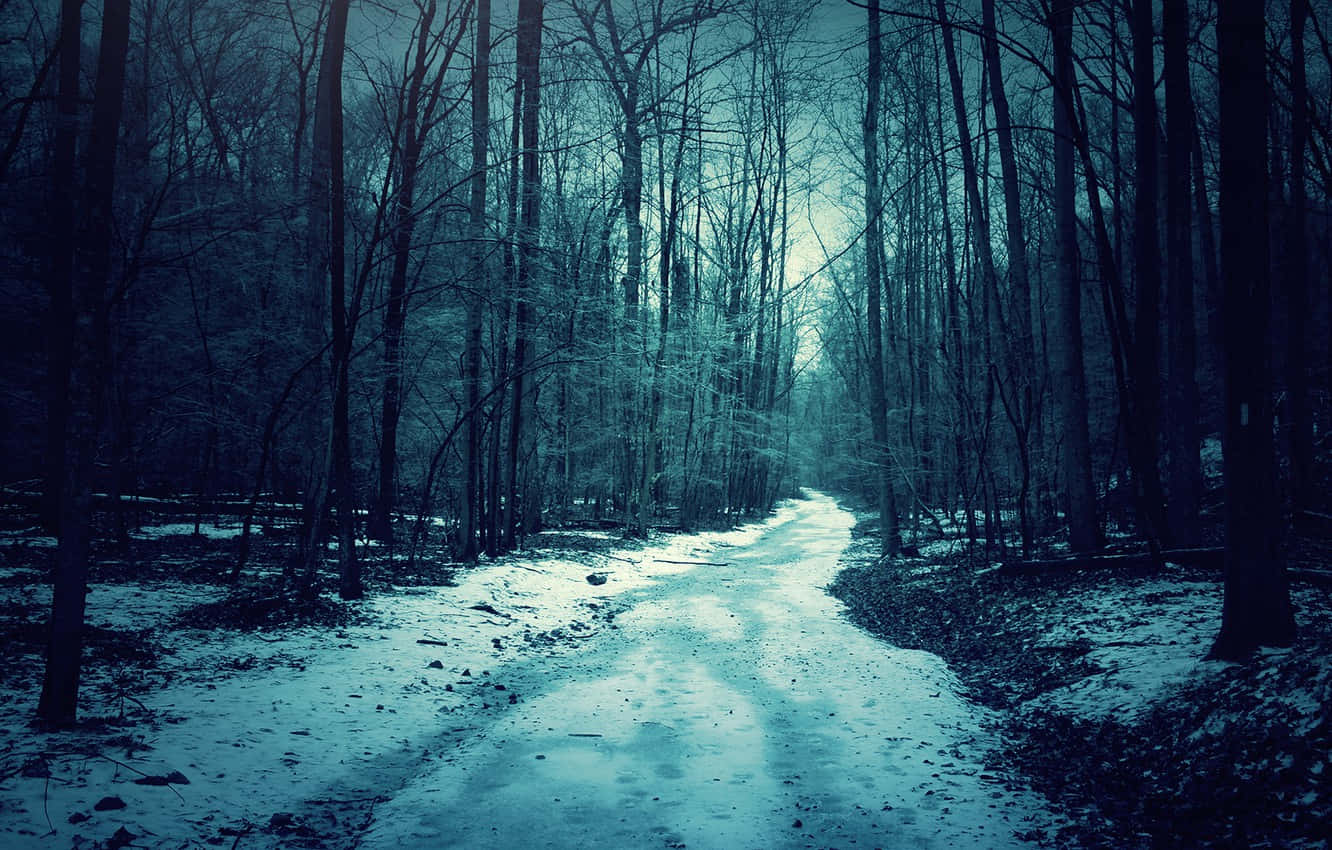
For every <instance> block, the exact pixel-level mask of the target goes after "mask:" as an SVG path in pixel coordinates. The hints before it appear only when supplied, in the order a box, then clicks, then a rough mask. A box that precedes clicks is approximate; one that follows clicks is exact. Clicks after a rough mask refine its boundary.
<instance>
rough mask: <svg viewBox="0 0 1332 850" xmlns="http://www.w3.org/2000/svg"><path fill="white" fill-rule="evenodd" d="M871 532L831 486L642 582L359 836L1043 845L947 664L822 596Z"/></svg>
mask: <svg viewBox="0 0 1332 850" xmlns="http://www.w3.org/2000/svg"><path fill="white" fill-rule="evenodd" d="M851 525H852V517H851V516H850V514H848V513H846V512H845V511H843V510H841V509H840V508H839V507H838V506H837V505H836V503H835V502H834V501H833V500H832V499H830V498H827V497H825V496H821V495H815V496H813V497H811V498H810V499H807V500H804V501H799V502H794V503H788V504H787V505H786V506H785V507H783V508H782V510H781V512H780V513H779V517H778V520H777V521H775V522H773V523H770V525H769V527H768V529H767V531H766V532H765V533H764V534H763V535H762V537H760V538H759V539H758V540H757V541H756V542H754V543H753V544H751V545H748V546H744V547H737V548H733V549H729V550H725V551H724V552H721V553H718V556H719V557H718V560H724V561H725V562H726V566H720V567H716V566H709V567H699V568H697V569H695V570H693V571H692V572H689V573H685V574H681V575H678V576H673V577H670V578H668V579H665V580H663V581H662V582H661V583H659V584H658V585H656V586H654V587H653V588H651V589H649V590H645V591H639V592H637V593H635V594H633V598H632V599H631V600H630V601H631V602H632V603H633V604H632V607H631V609H630V610H629V611H627V612H625V613H624V614H622V615H621V616H620V617H619V618H618V620H617V622H618V623H619V626H620V628H619V629H618V631H615V632H608V633H604V634H603V635H602V636H601V637H600V638H598V640H597V642H596V643H594V644H593V645H592V646H589V647H588V649H587V650H586V651H585V652H583V653H580V655H579V656H578V657H577V658H576V659H574V660H572V661H571V660H570V659H567V658H566V659H562V660H561V663H560V667H559V669H551V670H535V671H529V672H532V673H535V674H536V676H529V677H527V678H528V679H529V681H532V680H535V679H537V678H539V677H544V679H545V682H546V685H545V690H544V692H542V693H539V694H538V695H536V696H529V697H527V698H526V699H525V701H524V702H523V703H521V704H520V705H518V706H516V707H515V708H514V709H511V710H510V711H508V712H506V713H505V714H504V715H503V716H502V717H499V718H497V719H496V720H495V722H494V724H493V726H491V727H490V728H489V729H488V730H487V733H486V734H485V735H483V736H478V738H477V740H476V742H475V743H474V744H472V745H470V746H468V747H465V748H464V749H463V750H462V751H459V752H456V753H454V754H453V757H452V758H451V759H450V760H449V761H448V762H446V763H443V764H440V765H439V766H438V767H437V768H436V769H434V770H433V771H432V772H430V773H428V774H426V775H423V776H421V777H419V778H418V779H417V780H415V781H414V782H412V783H410V784H409V785H408V786H407V787H406V788H405V789H403V790H402V791H401V792H400V793H398V794H397V795H395V796H394V798H393V799H392V800H391V801H389V802H387V803H385V804H383V805H381V806H379V807H378V808H377V810H376V813H375V818H374V822H373V823H372V824H371V827H370V829H369V831H368V832H367V834H366V835H365V836H364V840H363V841H362V844H361V846H362V847H367V848H395V850H403V848H411V847H422V848H424V847H459V848H559V849H560V850H564V849H565V848H659V847H667V848H669V847H689V848H698V850H703V848H718V850H730V848H786V847H791V848H795V847H843V848H847V847H867V848H868V847H884V848H935V847H939V848H943V847H966V848H1003V847H1018V846H1023V842H1022V841H1020V840H1019V839H1018V838H1017V837H1016V836H1017V833H1019V832H1024V831H1028V830H1030V829H1031V828H1032V826H1033V823H1032V822H1033V820H1034V819H1035V820H1040V819H1043V817H1044V815H1043V814H1042V813H1041V811H1040V808H1039V806H1038V804H1037V803H1036V802H1035V801H1034V800H1033V799H1032V798H1031V797H1029V796H1026V795H1022V794H1019V793H1015V792H1011V791H1009V790H1006V789H1005V788H1004V787H1003V785H1002V784H1001V783H1000V782H999V781H998V780H997V778H995V777H992V776H989V775H988V774H986V773H985V771H984V769H983V766H982V764H981V762H980V758H981V757H982V755H983V752H984V750H985V747H986V745H987V743H988V738H987V735H988V733H987V732H986V730H985V725H986V724H985V717H984V716H983V714H982V713H981V712H980V711H979V710H978V709H976V708H975V707H973V706H971V705H970V704H969V703H967V702H966V701H965V700H963V699H962V698H961V697H960V696H959V695H958V694H957V686H956V682H955V680H954V679H953V678H952V676H951V675H950V674H949V673H948V671H947V669H946V668H945V667H944V665H943V663H942V662H941V661H940V660H939V659H938V658H936V657H935V656H932V655H929V654H926V653H922V652H913V651H906V650H901V649H897V648H894V647H891V646H888V645H887V644H884V643H882V642H880V641H878V640H876V639H873V638H871V637H869V636H867V635H866V634H864V633H863V632H861V631H859V630H858V629H856V628H855V627H854V626H852V625H851V624H850V623H848V622H847V621H846V620H845V619H844V618H842V617H841V616H840V615H839V603H837V602H836V601H835V600H833V599H832V598H830V597H829V596H828V595H827V594H826V593H824V591H823V588H824V587H825V586H826V585H827V584H828V582H829V581H830V580H831V579H832V577H833V575H834V573H835V572H836V569H837V559H838V557H839V555H840V554H841V552H842V550H843V549H844V548H845V547H846V545H847V543H848V542H849V540H850V527H851Z"/></svg>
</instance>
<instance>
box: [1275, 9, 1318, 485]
mask: <svg viewBox="0 0 1332 850" xmlns="http://www.w3.org/2000/svg"><path fill="white" fill-rule="evenodd" d="M1308 13H1309V5H1308V0H1291V3H1290V38H1291V54H1290V226H1289V227H1288V228H1287V233H1288V237H1287V238H1288V240H1289V241H1288V242H1287V243H1286V264H1285V274H1284V276H1283V279H1284V281H1285V292H1284V293H1283V294H1284V295H1285V301H1286V315H1287V317H1288V323H1287V328H1286V399H1287V415H1286V416H1285V417H1283V419H1285V420H1287V422H1288V425H1287V428H1288V431H1289V438H1288V439H1289V443H1290V471H1291V497H1292V501H1293V503H1294V509H1295V510H1296V511H1300V510H1303V509H1305V508H1307V507H1309V501H1310V496H1311V491H1312V484H1313V483H1314V482H1313V468H1314V448H1313V415H1312V412H1311V411H1310V405H1309V395H1308V393H1309V360H1310V351H1309V322H1308V316H1309V313H1310V308H1311V306H1312V305H1311V304H1310V303H1309V239H1308V231H1307V229H1306V228H1307V221H1308V212H1307V209H1306V207H1307V204H1308V192H1307V187H1306V186H1305V184H1304V179H1305V165H1304V155H1305V147H1306V145H1307V144H1308V136H1309V102H1308V98H1309V91H1308V84H1307V78H1308V72H1307V71H1306V69H1305V66H1304V30H1305V23H1306V20H1307V18H1308Z"/></svg>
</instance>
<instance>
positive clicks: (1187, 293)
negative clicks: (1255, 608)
mask: <svg viewBox="0 0 1332 850" xmlns="http://www.w3.org/2000/svg"><path fill="white" fill-rule="evenodd" d="M1162 20H1163V22H1162V30H1163V36H1164V39H1165V54H1164V64H1165V69H1164V72H1165V89H1166V123H1167V137H1166V181H1167V184H1166V253H1167V257H1168V262H1169V265H1168V267H1167V270H1168V281H1167V285H1166V292H1167V305H1166V307H1167V314H1168V316H1169V346H1168V347H1169V353H1170V357H1169V385H1170V389H1169V393H1168V396H1169V409H1168V411H1167V419H1168V422H1169V457H1168V474H1167V479H1168V481H1169V491H1170V499H1169V501H1168V503H1167V518H1168V520H1169V524H1170V539H1171V540H1172V541H1173V543H1174V545H1175V546H1196V545H1198V544H1199V543H1200V542H1201V539H1202V529H1201V525H1200V523H1199V520H1198V513H1199V510H1200V509H1201V502H1202V467H1201V462H1200V460H1199V456H1198V445H1199V435H1198V417H1199V403H1198V382H1197V378H1196V374H1195V373H1196V371H1197V345H1198V343H1197V338H1198V334H1197V326H1196V324H1195V322H1196V318H1195V316H1196V313H1195V310H1194V306H1193V301H1194V299H1193V292H1194V285H1193V216H1192V214H1191V212H1190V210H1191V204H1192V199H1191V198H1190V189H1191V182H1190V179H1189V177H1190V174H1191V171H1190V168H1189V160H1190V157H1191V155H1192V150H1193V98H1192V95H1191V94H1190V91H1189V44H1188V36H1189V33H1188V26H1189V6H1188V3H1187V2H1186V0H1176V2H1168V3H1166V4H1164V11H1163V19H1162Z"/></svg>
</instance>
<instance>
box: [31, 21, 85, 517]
mask: <svg viewBox="0 0 1332 850" xmlns="http://www.w3.org/2000/svg"><path fill="white" fill-rule="evenodd" d="M82 25H83V2H82V0H63V2H62V3H61V7H60V47H59V51H58V52H59V54H60V81H59V88H58V90H57V92H56V126H55V140H54V141H55V144H54V146H53V148H52V154H53V155H52V158H51V207H50V227H51V234H50V243H49V244H50V247H51V252H50V257H49V262H48V267H47V275H48V278H47V284H46V289H47V293H48V295H49V296H50V299H51V304H50V307H49V308H48V318H47V327H46V350H47V366H46V386H47V388H46V440H47V443H46V458H45V463H46V470H45V477H44V479H43V483H42V504H41V519H42V525H43V527H45V528H46V530H47V531H50V532H52V533H56V534H58V533H59V531H60V516H61V510H62V495H61V494H62V490H63V486H64V480H65V473H66V464H65V449H66V446H65V438H66V436H67V428H68V425H69V373H70V360H71V358H72V357H73V345H74V303H73V286H74V252H72V251H70V250H68V249H69V246H70V245H73V244H74V242H75V238H74V237H75V221H74V214H75V203H74V195H75V191H76V187H75V158H76V156H77V153H78V150H77V149H78V135H79V65H80V62H81V54H82V47H83V38H82Z"/></svg>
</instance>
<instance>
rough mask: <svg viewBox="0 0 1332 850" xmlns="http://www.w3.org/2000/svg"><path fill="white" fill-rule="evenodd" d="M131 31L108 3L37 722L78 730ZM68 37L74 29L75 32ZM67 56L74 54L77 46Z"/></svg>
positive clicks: (79, 253)
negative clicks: (118, 151) (94, 483)
mask: <svg viewBox="0 0 1332 850" xmlns="http://www.w3.org/2000/svg"><path fill="white" fill-rule="evenodd" d="M129 29H130V4H129V0H106V2H105V4H104V5H103V7H102V36H101V48H100V52H99V55H98V60H97V83H96V88H95V89H94V93H93V111H92V124H91V126H90V128H89V135H88V151H87V159H86V169H87V170H86V175H85V187H84V193H83V202H84V203H83V209H82V210H80V216H79V218H80V220H81V222H82V227H81V228H80V230H81V232H82V234H83V238H82V239H80V240H78V241H77V243H76V244H77V245H78V247H77V248H76V249H75V251H74V253H75V255H76V257H75V264H74V265H75V267H74V269H73V271H74V278H73V286H72V287H71V305H72V307H73V316H74V323H73V337H72V342H73V344H72V346H71V355H72V356H71V358H70V364H71V365H70V379H69V390H68V391H69V421H68V429H69V430H68V436H67V442H66V448H67V457H66V459H65V464H64V469H63V475H64V484H63V487H62V490H61V493H60V539H59V548H58V549H57V552H56V564H55V584H54V587H53V589H52V600H51V628H50V638H49V643H48V645H47V654H46V673H45V677H44V679H43V681H42V691H41V696H40V698H39V700H38V704H37V716H38V718H39V719H40V720H41V721H42V722H43V723H46V724H49V725H52V726H70V725H72V724H73V723H74V720H75V717H76V714H77V711H78V699H79V672H80V667H81V666H82V656H83V617H84V607H85V598H86V595H87V586H88V553H89V537H90V526H91V520H92V516H91V513H92V476H93V466H94V461H95V459H96V454H97V442H98V437H99V434H100V430H101V428H100V425H101V421H100V420H101V416H100V413H101V400H102V392H103V386H104V385H105V383H106V379H107V375H106V364H107V360H108V356H107V355H108V343H109V310H110V304H109V303H108V299H107V284H108V282H109V279H110V275H111V266H112V258H111V240H112V234H113V231H114V228H115V222H114V220H113V217H114V211H113V209H112V197H113V193H114V191H115V168H116V148H117V141H118V137H119V133H120V116H121V112H122V106H123V103H124V94H125V59H126V55H127V53H128V49H129ZM65 32H66V33H71V32H72V28H71V30H66V31H65ZM66 46H67V47H68V46H69V45H68V43H66ZM66 56H69V57H70V58H74V50H73V48H70V53H67V54H66ZM63 58H64V57H62V61H63ZM62 70H63V69H62ZM66 247H67V248H68V247H69V246H66Z"/></svg>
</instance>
